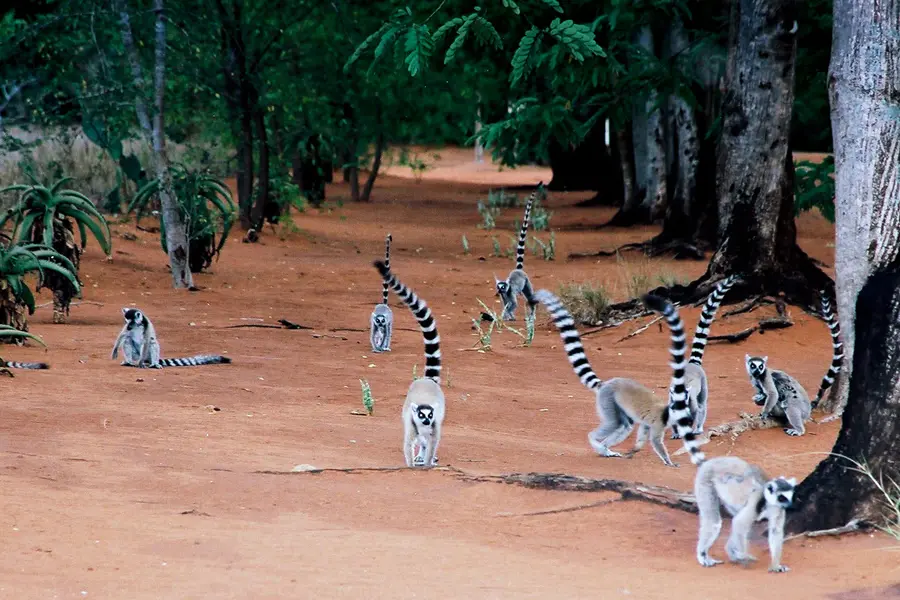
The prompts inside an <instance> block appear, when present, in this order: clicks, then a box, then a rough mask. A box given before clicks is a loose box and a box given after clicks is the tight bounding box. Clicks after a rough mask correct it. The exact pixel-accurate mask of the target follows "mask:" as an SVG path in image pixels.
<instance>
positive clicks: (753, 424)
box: [672, 413, 785, 456]
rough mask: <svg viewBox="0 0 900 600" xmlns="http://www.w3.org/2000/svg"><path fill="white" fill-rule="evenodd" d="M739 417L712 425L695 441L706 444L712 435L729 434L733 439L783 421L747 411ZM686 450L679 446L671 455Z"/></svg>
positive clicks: (776, 425)
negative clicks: (765, 417) (764, 417)
mask: <svg viewBox="0 0 900 600" xmlns="http://www.w3.org/2000/svg"><path fill="white" fill-rule="evenodd" d="M739 416H740V419H738V420H737V421H730V422H728V423H722V424H721V425H717V426H716V427H713V428H712V429H710V430H709V431H707V432H706V433H704V434H703V436H701V437H700V438H699V439H698V440H697V441H698V442H699V443H700V444H701V445H703V444H708V443H709V441H710V440H711V439H712V438H714V437H722V436H725V435H730V436H731V441H732V442H733V441H735V440H736V439H737V438H738V436H739V435H741V434H742V433H744V432H745V431H754V430H757V429H774V428H775V427H784V426H785V425H784V423H781V422H780V421H777V420H775V419H763V418H762V417H760V416H759V415H751V414H749V413H740V415H739ZM685 452H687V449H686V448H684V447H681V448H679V449H678V450H676V451H675V452H673V453H672V456H678V455H680V454H684V453H685Z"/></svg>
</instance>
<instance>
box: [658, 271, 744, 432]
mask: <svg viewBox="0 0 900 600" xmlns="http://www.w3.org/2000/svg"><path fill="white" fill-rule="evenodd" d="M736 281H737V276H735V275H732V276H730V277H726V278H725V279H723V280H722V281H720V282H719V283H718V285H716V287H715V288H714V289H713V291H712V293H711V294H710V295H709V297H708V298H707V299H706V303H705V304H704V305H703V310H702V311H701V312H700V321H698V322H697V329H695V330H694V341H693V343H692V344H691V357H690V359H689V360H688V364H687V369H686V370H685V387H686V388H687V390H688V398H689V402H690V404H691V414H693V415H694V433H695V434H697V435H700V434H701V433H703V426H704V425H705V424H706V413H707V410H708V409H709V404H708V400H709V381H708V379H707V377H706V371H704V370H703V353H704V352H705V351H706V343H707V341H708V339H709V328H710V326H711V325H712V322H713V319H715V318H716V312H717V311H718V310H719V306H720V305H721V304H722V300H723V299H724V298H725V294H727V293H728V290H730V289H731V287H732V286H733V285H734V284H735V282H736ZM672 439H673V440H677V439H678V432H677V431H676V432H673V433H672Z"/></svg>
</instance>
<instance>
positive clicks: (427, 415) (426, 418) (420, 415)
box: [413, 404, 434, 427]
mask: <svg viewBox="0 0 900 600" xmlns="http://www.w3.org/2000/svg"><path fill="white" fill-rule="evenodd" d="M413 414H415V416H416V420H417V421H419V423H421V424H422V425H424V426H425V427H427V426H429V425H431V424H432V423H433V422H434V409H433V408H432V407H431V406H429V405H427V404H419V405H418V406H414V407H413Z"/></svg>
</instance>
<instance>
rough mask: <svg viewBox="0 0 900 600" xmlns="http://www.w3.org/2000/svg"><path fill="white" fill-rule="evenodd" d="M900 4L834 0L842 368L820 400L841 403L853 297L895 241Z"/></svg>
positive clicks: (849, 363) (829, 405)
mask: <svg viewBox="0 0 900 600" xmlns="http://www.w3.org/2000/svg"><path fill="white" fill-rule="evenodd" d="M898 30H900V1H898V0H879V1H877V2H876V1H875V0H855V1H852V2H851V1H849V0H835V3H834V30H833V33H832V36H833V37H832V47H831V66H830V69H829V74H828V92H829V98H830V102H831V126H832V136H833V139H834V164H835V197H836V203H835V219H836V225H837V226H836V234H837V236H836V240H835V265H834V266H835V270H836V272H837V281H836V295H837V308H838V317H839V318H840V321H841V333H842V335H843V337H844V348H845V351H844V366H843V369H842V372H841V375H840V377H839V381H838V383H837V385H836V386H835V387H834V388H833V393H832V394H831V396H830V397H829V398H827V399H826V401H825V402H823V403H822V404H821V406H822V408H823V409H824V410H835V411H838V412H840V411H841V410H842V409H843V406H844V405H845V404H846V402H847V394H848V389H849V386H848V383H849V375H850V372H851V371H852V368H853V367H854V365H855V364H856V363H855V361H854V359H853V353H854V347H857V345H856V344H854V338H855V335H856V330H855V321H856V319H857V316H856V296H857V294H858V293H859V291H860V290H861V289H862V286H863V284H864V283H865V282H866V279H867V278H868V277H869V275H870V273H872V272H873V271H874V270H876V269H878V268H882V267H884V265H885V264H887V263H888V262H890V261H891V260H892V259H893V257H894V256H895V255H896V254H897V251H898V250H897V246H898V243H900V240H898V236H900V233H898V232H900V223H898V212H900V117H898V110H900V63H898V59H897V57H898V56H900V39H898V36H897V31H898Z"/></svg>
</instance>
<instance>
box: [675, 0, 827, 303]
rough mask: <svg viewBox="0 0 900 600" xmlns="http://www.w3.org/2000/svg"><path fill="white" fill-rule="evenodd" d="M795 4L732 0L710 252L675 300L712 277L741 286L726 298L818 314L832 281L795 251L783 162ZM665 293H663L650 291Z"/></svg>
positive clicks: (787, 167)
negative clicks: (773, 302) (771, 300)
mask: <svg viewBox="0 0 900 600" xmlns="http://www.w3.org/2000/svg"><path fill="white" fill-rule="evenodd" d="M795 2H796V0H738V2H737V6H736V10H735V11H734V12H735V13H736V14H734V18H736V19H738V34H737V36H736V39H735V43H734V45H733V46H732V47H731V48H730V49H729V62H730V63H731V65H730V66H729V69H728V73H729V74H728V77H727V79H726V92H725V97H724V101H723V106H722V115H723V132H722V139H721V141H720V143H719V150H718V166H717V169H716V171H717V188H718V197H719V204H718V236H717V237H718V248H717V250H716V252H715V253H714V255H713V257H712V259H711V260H710V263H709V267H708V268H707V271H706V273H705V274H704V275H703V276H702V277H701V278H700V279H698V280H697V281H695V282H693V283H691V284H690V285H688V286H685V287H681V286H676V287H675V288H673V289H672V290H669V296H670V297H671V298H672V299H673V300H677V301H679V302H682V303H684V302H688V301H694V300H698V299H700V298H702V297H703V296H706V295H707V294H709V292H710V290H711V288H712V286H713V285H714V284H715V283H716V282H718V281H719V280H720V279H721V278H723V277H725V276H727V275H730V274H738V275H740V276H741V278H742V281H741V282H740V283H739V284H738V285H736V286H735V288H734V290H733V292H732V293H731V294H730V295H729V297H730V298H732V299H737V298H738V297H739V296H742V295H743V296H745V297H746V296H755V295H757V294H770V295H777V294H779V293H782V292H783V293H784V296H785V299H786V300H787V301H788V302H789V303H792V304H796V305H798V306H802V307H804V308H808V309H810V310H811V311H812V312H818V306H819V301H818V292H819V291H821V290H825V291H826V292H827V293H829V294H830V293H831V290H832V288H833V283H832V281H831V279H830V278H829V277H828V276H827V275H825V274H824V273H823V272H822V271H821V270H820V269H819V268H818V267H817V266H816V265H815V264H814V263H813V261H812V260H811V259H810V258H809V256H807V255H806V253H804V252H803V251H802V250H801V249H800V248H799V247H798V246H797V229H796V225H795V223H794V192H793V175H794V168H793V159H792V155H791V149H790V144H789V139H788V137H789V133H790V123H791V111H792V107H793V102H794V57H795V55H796V36H795V33H796V27H797V25H796V21H795V19H794V17H795V13H796V3H795ZM660 291H661V292H663V293H665V290H660Z"/></svg>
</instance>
